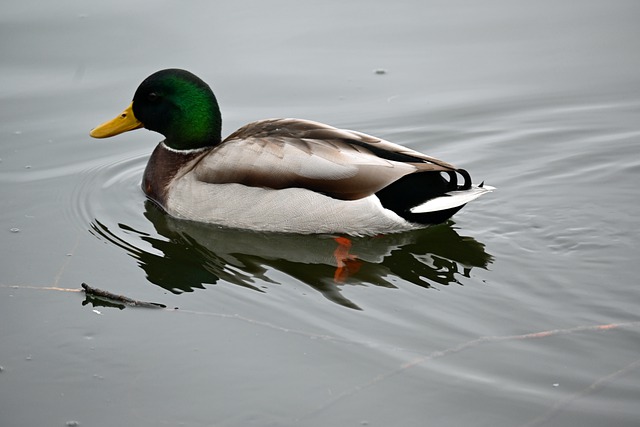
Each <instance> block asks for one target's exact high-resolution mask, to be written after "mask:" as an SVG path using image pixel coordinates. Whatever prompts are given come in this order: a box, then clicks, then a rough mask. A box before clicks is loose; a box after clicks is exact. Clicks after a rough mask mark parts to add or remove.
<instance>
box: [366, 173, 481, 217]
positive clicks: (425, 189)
mask: <svg viewBox="0 0 640 427" xmlns="http://www.w3.org/2000/svg"><path fill="white" fill-rule="evenodd" d="M458 174H460V176H461V177H462V178H463V179H462V181H463V182H462V184H461V185H459V184H458V183H459V178H458ZM470 188H471V175H469V172H467V171H466V170H464V169H455V170H451V171H445V172H439V171H431V172H419V173H413V174H409V175H405V176H404V177H402V178H400V179H399V180H397V181H396V182H394V183H393V184H391V185H389V186H387V187H385V188H383V189H382V190H380V191H378V192H377V193H376V196H378V199H380V203H382V206H384V207H385V208H387V209H390V210H392V211H393V212H395V213H396V214H398V215H399V216H401V217H402V218H404V219H406V220H407V221H410V222H416V223H421V224H438V223H441V222H444V221H446V220H447V219H449V218H450V217H451V216H452V215H453V214H454V213H456V212H457V211H458V210H460V209H461V208H462V206H459V207H455V208H451V209H446V210H444V211H440V212H426V213H420V214H414V213H411V208H413V207H415V206H419V205H421V204H422V203H424V202H426V201H427V200H430V199H433V198H435V197H440V196H443V195H444V194H445V193H448V192H450V191H462V190H468V189H470Z"/></svg>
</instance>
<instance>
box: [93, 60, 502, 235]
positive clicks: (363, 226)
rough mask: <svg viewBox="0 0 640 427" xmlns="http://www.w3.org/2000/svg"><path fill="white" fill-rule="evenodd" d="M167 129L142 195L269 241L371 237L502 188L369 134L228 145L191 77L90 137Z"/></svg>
mask: <svg viewBox="0 0 640 427" xmlns="http://www.w3.org/2000/svg"><path fill="white" fill-rule="evenodd" d="M139 128H145V129H147V130H150V131H154V132H158V133H160V134H161V135H163V136H164V140H162V141H161V142H159V143H158V145H157V146H156V147H155V149H154V150H153V152H152V154H151V156H150V157H149V160H148V162H147V165H146V168H145V171H144V174H143V177H142V183H141V186H142V190H143V191H144V193H145V194H146V197H147V198H148V199H150V200H151V201H152V202H154V203H155V204H156V205H158V206H159V207H160V208H161V209H162V210H164V212H166V214H168V215H170V216H172V217H175V218H179V219H184V220H191V221H196V222H203V223H210V224H215V225H217V226H222V227H228V228H240V229H247V230H255V231H260V232H280V233H299V234H344V235H351V236H370V235H380V234H386V233H394V232H404V231H409V230H414V229H419V228H425V227H428V226H431V225H435V224H440V223H443V222H445V221H447V220H448V219H449V218H451V216H453V215H454V214H455V213H456V212H458V211H459V210H460V209H461V208H462V207H463V206H465V205H466V204H467V203H468V202H470V201H472V200H474V199H476V198H478V197H480V196H481V195H483V194H485V193H488V192H490V191H492V190H493V189H494V188H493V187H490V186H488V185H484V182H483V183H481V184H480V185H473V184H472V182H471V177H470V175H469V173H468V172H467V171H466V170H465V169H461V168H457V167H455V166H453V165H452V164H450V163H447V162H444V161H442V160H439V159H437V158H434V157H431V156H428V155H426V154H422V153H420V152H418V151H415V150H412V149H410V148H407V147H404V146H402V145H399V144H395V143H392V142H389V141H386V140H384V139H381V138H377V137H374V136H371V135H368V134H365V133H361V132H357V131H352V130H346V129H339V128H336V127H333V126H329V125H326V124H323V123H319V122H315V121H311V120H304V119H296V118H272V119H265V120H258V121H255V122H252V123H249V124H247V125H245V126H243V127H241V128H240V129H238V130H236V131H235V132H233V133H231V134H230V135H229V136H227V137H226V138H225V139H222V115H221V113H220V108H219V106H218V101H217V99H216V96H215V95H214V93H213V91H212V90H211V88H210V87H209V85H208V84H207V83H205V82H204V81H203V80H201V79H200V78H199V77H197V76H195V75H194V74H192V73H191V72H189V71H186V70H181V69H175V68H172V69H165V70H161V71H158V72H155V73H153V74H152V75H150V76H149V77H147V78H146V79H145V80H144V81H143V82H142V83H141V84H140V86H139V87H138V88H137V90H136V91H135V94H134V96H133V100H132V102H131V103H130V104H129V106H128V107H127V108H125V110H124V111H123V112H122V113H121V114H120V115H118V116H116V117H115V118H113V119H112V120H109V121H106V122H104V123H103V124H101V125H99V126H97V127H95V128H94V129H92V130H91V132H90V136H91V137H94V138H108V137H112V136H115V135H119V134H122V133H124V132H128V131H132V130H134V129H139Z"/></svg>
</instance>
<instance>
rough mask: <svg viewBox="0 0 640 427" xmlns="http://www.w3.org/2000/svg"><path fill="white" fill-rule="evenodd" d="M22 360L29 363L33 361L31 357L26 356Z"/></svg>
mask: <svg viewBox="0 0 640 427" xmlns="http://www.w3.org/2000/svg"><path fill="white" fill-rule="evenodd" d="M24 360H26V361H28V362H30V361H32V360H33V356H31V355H28V356H27V357H25V358H24Z"/></svg>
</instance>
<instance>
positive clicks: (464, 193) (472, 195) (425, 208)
mask: <svg viewBox="0 0 640 427" xmlns="http://www.w3.org/2000/svg"><path fill="white" fill-rule="evenodd" d="M493 190H495V187H491V186H489V185H485V186H482V187H471V188H470V189H468V190H460V191H450V192H448V193H446V194H445V195H444V196H440V197H436V198H435V199H431V200H428V201H426V202H425V203H423V204H421V205H418V206H415V207H413V208H411V213H414V214H419V213H425V212H437V211H443V210H446V209H451V208H457V207H458V206H462V205H464V204H467V203H469V202H470V201H472V200H475V199H477V198H478V197H480V196H482V195H483V194H485V193H490V192H491V191H493Z"/></svg>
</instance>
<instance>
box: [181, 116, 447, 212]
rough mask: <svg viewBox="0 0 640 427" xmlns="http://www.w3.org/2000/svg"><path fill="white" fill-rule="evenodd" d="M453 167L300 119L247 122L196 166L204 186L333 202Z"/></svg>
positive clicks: (360, 195) (368, 137)
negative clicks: (304, 194)
mask: <svg viewBox="0 0 640 427" xmlns="http://www.w3.org/2000/svg"><path fill="white" fill-rule="evenodd" d="M452 170H455V167H453V166H452V165H450V164H448V163H445V162H442V161H440V160H438V159H434V158H432V157H429V156H426V155H424V154H422V153H419V152H417V151H413V150H411V149H409V148H406V147H402V146H400V145H397V144H393V143H391V142H388V141H384V140H382V139H379V138H375V137H372V136H370V135H367V134H363V133H360V132H354V131H349V130H344V129H337V128H334V127H331V126H328V125H325V124H322V123H317V122H312V121H308V120H300V119H269V120H261V121H258V122H253V123H250V124H248V125H246V126H244V127H242V128H240V129H238V130H237V131H236V132H234V133H233V134H231V135H230V136H229V137H228V138H226V139H225V140H224V141H223V142H222V143H221V144H220V145H219V146H218V147H216V148H214V149H213V150H212V151H211V152H210V153H209V154H208V155H206V156H205V157H203V159H202V160H201V161H200V162H199V163H198V164H197V165H196V167H195V169H194V172H195V176H196V179H198V180H199V181H202V182H207V183H218V184H221V183H239V184H244V185H248V186H255V187H266V188H274V189H282V188H292V187H297V188H306V189H309V190H312V191H316V192H319V193H323V194H326V195H329V196H331V197H334V198H337V199H344V200H356V199H360V198H363V197H366V196H369V195H371V194H373V193H375V192H377V191H379V190H381V189H382V188H385V187H386V186H388V185H389V184H391V183H393V182H395V181H396V180H398V179H400V178H401V177H403V176H405V175H407V174H411V173H415V172H418V171H452Z"/></svg>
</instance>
